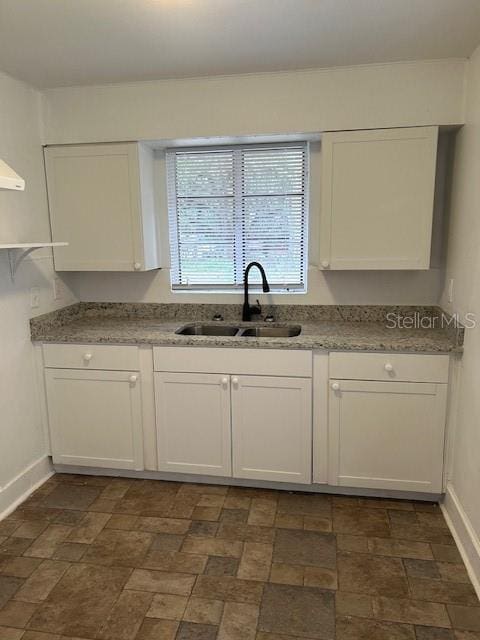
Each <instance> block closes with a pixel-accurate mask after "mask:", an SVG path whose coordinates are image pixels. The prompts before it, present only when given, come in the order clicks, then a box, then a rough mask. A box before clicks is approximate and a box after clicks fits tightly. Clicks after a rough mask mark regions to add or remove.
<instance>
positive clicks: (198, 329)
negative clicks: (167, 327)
mask: <svg viewBox="0 0 480 640" xmlns="http://www.w3.org/2000/svg"><path fill="white" fill-rule="evenodd" d="M175 333H178V334H179V335H182V336H235V335H236V334H237V333H238V327H232V326H229V325H222V324H219V325H212V324H186V325H184V326H183V327H180V328H179V329H177V330H176V331H175Z"/></svg>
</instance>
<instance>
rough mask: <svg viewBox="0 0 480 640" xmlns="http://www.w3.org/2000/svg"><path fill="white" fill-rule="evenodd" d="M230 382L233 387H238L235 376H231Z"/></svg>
mask: <svg viewBox="0 0 480 640" xmlns="http://www.w3.org/2000/svg"><path fill="white" fill-rule="evenodd" d="M232 384H233V386H234V387H235V389H236V388H237V387H238V384H239V381H238V378H237V377H234V378H232Z"/></svg>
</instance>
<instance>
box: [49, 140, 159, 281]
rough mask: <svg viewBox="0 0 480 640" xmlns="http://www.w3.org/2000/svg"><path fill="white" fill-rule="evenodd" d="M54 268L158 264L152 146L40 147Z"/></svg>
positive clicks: (135, 267)
mask: <svg viewBox="0 0 480 640" xmlns="http://www.w3.org/2000/svg"><path fill="white" fill-rule="evenodd" d="M45 163H46V172H47V186H48V199H49V207H50V220H51V226H52V239H53V240H54V241H55V240H57V239H59V238H61V239H62V241H67V242H68V243H69V245H68V247H61V248H57V249H54V256H55V268H56V269H57V271H146V270H149V269H157V268H159V267H160V261H159V251H158V238H157V224H156V217H155V206H154V195H153V151H152V149H150V148H149V147H148V146H146V145H143V144H140V143H136V142H129V143H118V144H117V143H114V144H81V145H66V146H52V147H47V148H46V149H45Z"/></svg>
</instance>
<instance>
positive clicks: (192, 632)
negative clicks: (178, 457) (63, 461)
mask: <svg viewBox="0 0 480 640" xmlns="http://www.w3.org/2000/svg"><path fill="white" fill-rule="evenodd" d="M20 638H21V639H22V640H59V639H60V638H76V639H77V640H79V639H88V640H93V639H98V640H215V639H218V640H298V639H300V638H302V639H305V638H307V639H319V640H333V639H336V640H479V639H480V605H479V602H478V599H477V597H476V595H475V592H474V590H473V588H472V586H471V584H470V582H469V579H468V576H467V574H466V572H465V568H464V566H463V564H462V562H461V559H460V556H459V554H458V551H457V549H456V547H455V544H454V541H453V539H452V537H451V535H450V533H449V531H448V529H447V527H446V524H445V521H444V520H443V517H442V514H441V512H440V510H439V508H438V506H436V505H434V504H426V503H413V502H406V501H393V500H376V499H361V498H348V497H337V496H325V495H305V494H292V493H287V492H281V491H269V490H260V489H246V488H235V487H221V486H208V485H193V484H181V483H173V482H161V481H150V480H126V479H120V478H113V479H112V478H104V477H94V476H74V475H56V476H54V477H53V478H51V479H50V480H49V481H48V482H47V483H46V484H45V485H43V486H42V487H41V488H40V489H39V490H38V491H37V492H36V493H35V494H34V495H33V496H32V497H31V498H30V499H29V500H28V501H27V502H26V503H24V504H23V505H21V506H20V507H19V508H18V509H17V510H16V511H15V512H14V513H13V514H12V515H10V516H9V517H8V518H7V519H5V520H3V521H2V522H0V640H18V639H20Z"/></svg>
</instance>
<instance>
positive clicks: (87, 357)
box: [83, 353, 93, 362]
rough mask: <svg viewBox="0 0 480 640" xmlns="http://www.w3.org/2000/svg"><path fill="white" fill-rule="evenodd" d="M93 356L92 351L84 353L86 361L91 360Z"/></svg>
mask: <svg viewBox="0 0 480 640" xmlns="http://www.w3.org/2000/svg"><path fill="white" fill-rule="evenodd" d="M92 358H93V355H92V354H91V353H84V354H83V359H84V360H85V362H90V360H91V359H92Z"/></svg>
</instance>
